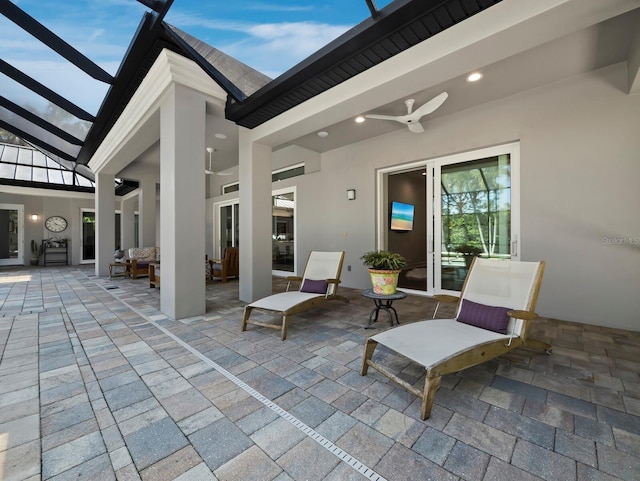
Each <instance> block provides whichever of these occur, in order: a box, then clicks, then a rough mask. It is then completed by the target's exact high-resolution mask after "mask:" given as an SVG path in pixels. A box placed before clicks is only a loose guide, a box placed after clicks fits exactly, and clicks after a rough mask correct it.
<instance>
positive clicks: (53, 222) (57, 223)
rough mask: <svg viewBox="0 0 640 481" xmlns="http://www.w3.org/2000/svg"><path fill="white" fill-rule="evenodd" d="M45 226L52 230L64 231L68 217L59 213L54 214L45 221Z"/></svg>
mask: <svg viewBox="0 0 640 481" xmlns="http://www.w3.org/2000/svg"><path fill="white" fill-rule="evenodd" d="M44 226H45V227H46V228H47V230H49V231H51V232H62V231H63V230H65V229H66V228H67V219H65V218H64V217H60V216H59V215H52V216H51V217H49V218H48V219H47V220H45V221H44Z"/></svg>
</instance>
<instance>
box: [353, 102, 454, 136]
mask: <svg viewBox="0 0 640 481" xmlns="http://www.w3.org/2000/svg"><path fill="white" fill-rule="evenodd" d="M448 96H449V94H448V93H447V92H442V93H441V94H440V95H438V96H436V97H434V98H432V99H431V100H429V101H428V102H427V103H426V104H424V105H423V106H422V107H418V108H417V109H416V110H413V104H414V103H415V100H414V99H407V100H405V101H404V104H405V105H406V106H407V115H395V116H394V115H376V114H370V115H365V117H366V118H368V119H379V120H395V121H396V122H400V123H401V124H405V125H406V126H407V127H409V130H410V131H411V132H413V133H414V134H421V133H422V132H424V129H423V128H422V125H420V118H422V117H423V116H424V115H427V114H430V113H431V112H433V111H434V110H436V109H437V108H438V107H440V106H441V105H442V104H443V103H444V101H445V100H447V97H448Z"/></svg>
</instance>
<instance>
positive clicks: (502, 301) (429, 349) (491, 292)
mask: <svg viewBox="0 0 640 481" xmlns="http://www.w3.org/2000/svg"><path fill="white" fill-rule="evenodd" d="M543 272H544V262H516V261H509V260H497V259H480V258H476V259H475V260H474V261H473V264H472V266H471V269H470V271H469V274H468V276H467V278H466V280H465V283H464V285H463V287H462V291H461V293H460V298H455V297H453V296H436V299H438V300H439V301H451V300H453V299H455V302H457V303H458V305H457V307H456V319H434V320H427V321H420V322H415V323H412V324H406V325H403V326H399V327H396V328H392V329H388V330H386V331H384V332H381V333H380V334H376V335H374V336H371V337H369V338H368V339H367V341H366V343H365V348H364V353H363V356H362V369H361V374H362V375H363V376H365V375H366V374H367V369H368V368H369V367H372V368H374V369H375V370H376V371H378V372H380V373H381V374H383V375H384V376H386V377H388V378H389V379H391V380H392V381H394V382H396V383H398V384H399V385H400V386H402V387H404V388H405V389H407V390H408V391H409V392H411V393H413V394H415V395H417V396H418V397H420V398H422V407H421V411H420V415H421V418H422V419H426V418H428V417H429V416H430V415H431V408H432V406H433V400H434V396H435V394H436V391H437V390H438V387H439V386H440V378H441V376H444V375H445V374H449V373H453V372H457V371H461V370H462V369H466V368H468V367H472V366H475V365H477V364H481V363H483V362H485V361H488V360H490V359H493V358H495V357H498V356H500V355H502V354H504V353H506V352H509V351H511V350H513V349H516V348H517V347H520V346H523V345H525V346H527V347H535V348H543V349H544V350H545V351H547V352H550V350H551V346H550V345H549V344H546V343H543V342H541V341H537V340H529V339H527V332H528V330H529V324H530V322H531V321H532V320H533V319H535V318H537V317H538V316H537V314H536V313H535V312H534V308H535V305H536V301H537V298H538V293H539V291H540V283H541V281H542V274H543ZM434 315H435V314H434ZM378 344H381V345H383V346H384V347H386V348H387V349H389V350H391V351H395V353H397V354H400V355H402V356H404V357H405V358H408V359H409V360H411V361H413V362H415V363H418V364H420V365H422V366H424V369H425V373H426V379H425V384H424V389H423V390H422V391H420V390H419V389H417V388H415V387H414V386H412V385H411V384H409V383H408V382H406V381H404V380H403V379H400V378H399V377H398V376H397V375H396V374H394V373H392V372H391V371H390V370H389V369H388V368H387V367H385V366H382V365H381V364H378V363H377V362H374V361H373V360H372V357H373V353H374V351H375V349H376V346H377V345H378Z"/></svg>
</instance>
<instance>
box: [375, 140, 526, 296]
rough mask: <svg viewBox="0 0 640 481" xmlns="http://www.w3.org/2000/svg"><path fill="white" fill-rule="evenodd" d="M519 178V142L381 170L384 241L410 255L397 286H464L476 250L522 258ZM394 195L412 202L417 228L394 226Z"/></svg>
mask: <svg viewBox="0 0 640 481" xmlns="http://www.w3.org/2000/svg"><path fill="white" fill-rule="evenodd" d="M420 178H421V179H422V180H423V182H420V181H418V179H420ZM518 179H519V145H518V144H517V143H514V144H508V145H504V146H499V147H492V148H487V149H482V150H478V151H474V152H465V153H464V154H456V155H452V156H447V157H442V158H439V159H434V160H429V161H424V162H416V163H415V164H414V165H411V166H406V165H405V166H403V168H402V170H399V169H393V168H390V169H384V170H382V171H380V174H379V177H378V189H379V192H380V193H381V195H380V196H379V205H378V208H379V213H380V215H379V219H380V221H379V225H380V226H381V229H380V231H379V237H378V245H379V246H384V248H388V249H390V250H394V251H397V252H400V253H401V254H403V255H404V256H405V257H407V259H408V265H407V268H406V269H405V270H404V271H403V272H402V273H401V275H400V281H399V284H398V285H399V287H400V288H404V289H407V290H414V291H425V292H426V293H428V294H435V293H439V292H452V293H454V292H459V291H460V290H461V289H462V285H463V283H464V280H465V278H466V275H467V272H468V270H469V265H470V264H471V261H472V260H473V258H474V257H475V256H478V255H479V256H481V257H485V258H501V259H515V260H517V259H518V258H519V253H518V240H519V229H520V223H519V216H518V212H519V181H518ZM394 202H395V203H396V205H397V204H398V203H401V204H408V205H409V206H411V207H412V208H413V210H414V212H415V217H414V219H413V225H412V227H411V229H408V230H407V229H403V230H402V231H400V232H398V229H397V228H396V227H394V226H393V225H391V206H392V205H393V203H394Z"/></svg>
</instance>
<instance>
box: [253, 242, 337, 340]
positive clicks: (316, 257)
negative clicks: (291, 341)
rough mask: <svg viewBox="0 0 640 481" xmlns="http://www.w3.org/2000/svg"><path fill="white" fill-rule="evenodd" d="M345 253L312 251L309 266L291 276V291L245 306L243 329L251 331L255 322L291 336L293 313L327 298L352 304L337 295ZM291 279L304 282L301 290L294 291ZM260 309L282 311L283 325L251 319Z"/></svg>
mask: <svg viewBox="0 0 640 481" xmlns="http://www.w3.org/2000/svg"><path fill="white" fill-rule="evenodd" d="M343 260H344V251H342V252H318V251H312V252H311V253H310V254H309V258H308V259H307V265H306V267H305V269H304V274H303V276H302V277H298V276H288V277H287V280H288V281H289V282H288V283H287V292H280V293H278V294H273V295H271V296H267V297H265V298H263V299H260V300H258V301H255V302H252V303H251V304H249V305H248V306H246V307H245V308H244V316H243V319H242V330H243V331H246V330H247V324H254V325H258V326H263V327H269V328H272V329H281V338H282V340H283V341H284V340H285V339H286V338H287V325H288V322H289V317H290V316H292V315H293V314H298V313H299V312H303V311H306V310H307V309H311V308H312V307H315V306H318V305H319V304H321V303H323V302H324V301H328V300H334V299H339V300H341V301H344V302H346V303H347V304H348V303H349V299H347V298H346V297H343V296H339V295H337V294H336V292H337V290H338V284H340V273H341V272H342V262H343ZM291 282H300V290H298V291H290V290H289V288H290V286H291ZM253 309H259V310H263V311H268V312H273V313H279V314H281V315H282V325H281V326H279V325H275V324H267V323H264V322H258V321H253V320H250V319H249V316H251V311H253Z"/></svg>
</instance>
